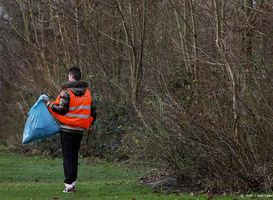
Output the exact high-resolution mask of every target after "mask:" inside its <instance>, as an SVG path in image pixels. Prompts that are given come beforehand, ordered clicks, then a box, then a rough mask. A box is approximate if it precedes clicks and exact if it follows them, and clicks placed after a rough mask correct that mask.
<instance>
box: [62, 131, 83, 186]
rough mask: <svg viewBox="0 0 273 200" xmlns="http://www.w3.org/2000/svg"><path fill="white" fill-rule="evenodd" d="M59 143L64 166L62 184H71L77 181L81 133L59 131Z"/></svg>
mask: <svg viewBox="0 0 273 200" xmlns="http://www.w3.org/2000/svg"><path fill="white" fill-rule="evenodd" d="M60 133H61V143H62V152H63V165H64V175H65V180H64V183H67V184H72V183H73V182H74V181H76V180H77V172H78V154H79V149H80V145H81V139H82V131H70V130H69V131H67V129H61V131H60Z"/></svg>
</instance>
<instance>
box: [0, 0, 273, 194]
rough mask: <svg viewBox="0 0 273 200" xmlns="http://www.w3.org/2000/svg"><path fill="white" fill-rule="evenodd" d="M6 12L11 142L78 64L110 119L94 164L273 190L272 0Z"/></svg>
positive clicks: (209, 186) (5, 99)
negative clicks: (125, 161) (131, 164)
mask: <svg viewBox="0 0 273 200" xmlns="http://www.w3.org/2000/svg"><path fill="white" fill-rule="evenodd" d="M0 2H1V4H0V6H1V9H0V15H1V25H0V26H1V28H0V31H1V36H0V38H1V39H0V41H1V44H0V51H1V54H0V56H1V61H0V62H1V74H0V90H1V96H0V107H1V109H0V112H1V120H0V123H1V124H0V125H1V127H0V131H1V141H4V142H7V143H12V144H15V145H16V144H17V145H19V144H20V142H21V138H22V132H23V127H24V123H25V120H26V113H27V112H28V110H29V108H30V107H31V106H32V105H33V103H34V102H35V101H36V100H37V98H38V96H39V95H40V94H42V93H45V94H47V95H49V96H50V97H51V99H54V98H55V97H56V96H57V94H58V92H59V90H60V88H59V85H60V83H61V82H63V81H66V79H67V75H66V74H67V69H68V68H70V67H71V66H73V65H78V66H80V67H81V69H82V71H83V74H84V75H85V77H84V79H85V80H87V81H89V83H90V88H91V91H92V93H93V94H94V96H95V100H96V102H97V107H98V113H99V118H98V121H97V123H96V125H95V126H94V130H92V131H90V132H89V133H86V136H85V138H84V140H83V144H84V145H83V150H82V153H83V154H84V155H101V156H105V157H111V158H129V159H131V160H132V161H138V162H142V163H143V164H146V165H147V166H150V167H153V168H155V169H157V170H158V172H159V173H162V174H163V173H166V174H168V175H171V176H175V177H176V178H178V179H179V180H180V181H181V182H183V183H184V184H190V185H192V186H195V187H199V188H203V189H206V190H210V191H218V192H221V191H232V192H236V191H238V192H246V191H264V192H266V191H269V190H272V178H273V174H272V173H273V168H272V166H273V165H272V163H273V159H272V154H273V145H272V142H271V141H272V139H273V136H272V130H273V125H272V121H273V109H272V94H273V93H272V87H273V86H272V77H273V67H272V66H273V63H272V55H273V46H272V42H273V39H272V38H273V35H272V26H273V24H272V23H273V14H272V13H273V12H272V11H273V10H272V9H273V5H272V2H271V1H270V0H261V1H254V0H237V1H234V0H227V1H220V0H211V1H207V0H197V1H193V0H183V1H178V0H166V1H147V0H141V1H119V0H113V1H97V0H90V1H80V0H71V1H62V0H61V1H49V0H39V1H33V0H16V1H15V0H11V1H0ZM46 145H48V144H45V146H46ZM39 146H40V147H43V145H42V144H40V145H39ZM50 148H53V146H51V147H50ZM50 148H47V149H50ZM56 148H58V147H56ZM48 152H56V149H55V147H54V148H53V150H48ZM50 154H51V153H50Z"/></svg>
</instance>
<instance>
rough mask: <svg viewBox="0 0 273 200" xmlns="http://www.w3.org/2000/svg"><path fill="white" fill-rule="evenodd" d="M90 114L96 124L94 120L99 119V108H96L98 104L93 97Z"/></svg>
mask: <svg viewBox="0 0 273 200" xmlns="http://www.w3.org/2000/svg"><path fill="white" fill-rule="evenodd" d="M90 116H91V117H92V118H93V121H92V123H91V124H92V125H93V124H94V122H95V121H96V119H97V109H96V105H95V101H94V98H93V97H92V103H91V112H90Z"/></svg>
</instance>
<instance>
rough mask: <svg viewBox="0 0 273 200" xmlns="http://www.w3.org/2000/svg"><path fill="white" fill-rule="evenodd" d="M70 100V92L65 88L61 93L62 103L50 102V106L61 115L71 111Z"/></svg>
mask: <svg viewBox="0 0 273 200" xmlns="http://www.w3.org/2000/svg"><path fill="white" fill-rule="evenodd" d="M69 101H70V96H69V92H68V91H67V90H63V91H62V92H61V94H60V105H56V104H50V105H49V107H50V108H51V109H52V111H54V112H56V113H58V114H60V115H65V114H67V113H68V111H69Z"/></svg>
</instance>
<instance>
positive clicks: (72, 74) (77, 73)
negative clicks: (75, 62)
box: [68, 67, 81, 81]
mask: <svg viewBox="0 0 273 200" xmlns="http://www.w3.org/2000/svg"><path fill="white" fill-rule="evenodd" d="M68 72H69V73H68V80H69V81H79V80H81V70H80V68H78V67H71V68H70V69H69V70H68Z"/></svg>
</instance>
